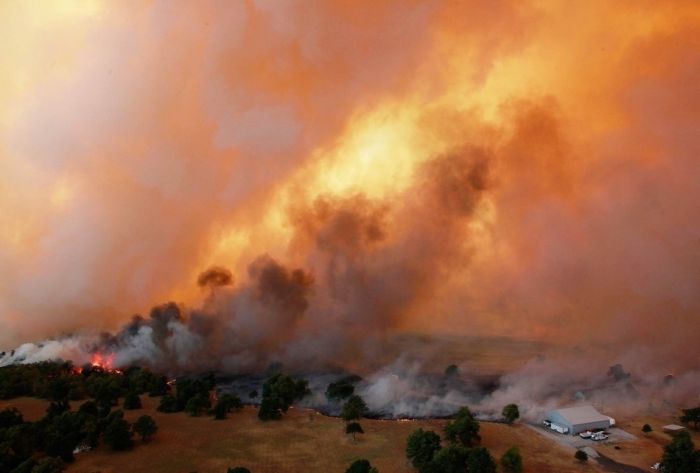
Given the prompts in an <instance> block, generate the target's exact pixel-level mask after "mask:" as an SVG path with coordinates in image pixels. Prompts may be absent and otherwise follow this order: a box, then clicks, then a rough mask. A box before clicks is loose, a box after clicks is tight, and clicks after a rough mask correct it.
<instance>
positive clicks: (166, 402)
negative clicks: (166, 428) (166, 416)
mask: <svg viewBox="0 0 700 473" xmlns="http://www.w3.org/2000/svg"><path fill="white" fill-rule="evenodd" d="M157 410H158V412H177V401H176V400H175V397H174V396H171V395H170V394H166V395H165V396H163V397H162V398H160V403H159V404H158V409H157Z"/></svg>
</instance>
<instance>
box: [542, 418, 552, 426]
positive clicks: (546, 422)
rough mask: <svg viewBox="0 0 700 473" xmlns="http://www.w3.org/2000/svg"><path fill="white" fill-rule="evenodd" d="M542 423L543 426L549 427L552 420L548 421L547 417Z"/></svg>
mask: <svg viewBox="0 0 700 473" xmlns="http://www.w3.org/2000/svg"><path fill="white" fill-rule="evenodd" d="M542 425H544V426H545V427H551V426H552V422H551V421H548V420H547V419H545V420H543V421H542Z"/></svg>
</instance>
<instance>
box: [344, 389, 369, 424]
mask: <svg viewBox="0 0 700 473" xmlns="http://www.w3.org/2000/svg"><path fill="white" fill-rule="evenodd" d="M365 414H367V404H365V401H364V400H363V399H362V398H361V397H360V396H358V395H356V394H355V395H352V396H350V398H349V399H348V400H347V401H346V402H345V404H344V405H343V409H342V411H341V412H340V417H342V418H343V420H345V421H346V422H349V421H351V420H356V419H359V418H361V417H364V415H365Z"/></svg>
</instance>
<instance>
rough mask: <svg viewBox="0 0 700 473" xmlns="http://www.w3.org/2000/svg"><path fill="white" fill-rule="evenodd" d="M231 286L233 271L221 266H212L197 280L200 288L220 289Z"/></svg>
mask: <svg viewBox="0 0 700 473" xmlns="http://www.w3.org/2000/svg"><path fill="white" fill-rule="evenodd" d="M231 284H233V275H232V274H231V271H229V270H228V269H226V268H221V267H219V266H212V267H211V268H209V269H207V270H206V271H204V272H203V273H202V274H200V275H199V277H198V278H197V285H198V286H199V287H219V286H229V285H231Z"/></svg>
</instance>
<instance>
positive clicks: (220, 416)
mask: <svg viewBox="0 0 700 473" xmlns="http://www.w3.org/2000/svg"><path fill="white" fill-rule="evenodd" d="M213 413H214V419H216V420H224V419H226V414H227V413H228V409H226V404H224V403H223V402H221V401H217V403H216V405H215V406H214V409H213Z"/></svg>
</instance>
